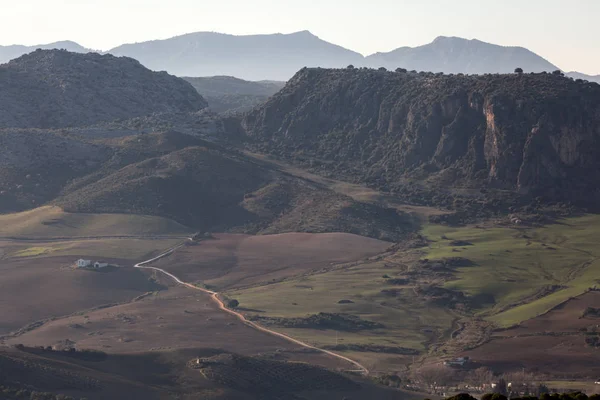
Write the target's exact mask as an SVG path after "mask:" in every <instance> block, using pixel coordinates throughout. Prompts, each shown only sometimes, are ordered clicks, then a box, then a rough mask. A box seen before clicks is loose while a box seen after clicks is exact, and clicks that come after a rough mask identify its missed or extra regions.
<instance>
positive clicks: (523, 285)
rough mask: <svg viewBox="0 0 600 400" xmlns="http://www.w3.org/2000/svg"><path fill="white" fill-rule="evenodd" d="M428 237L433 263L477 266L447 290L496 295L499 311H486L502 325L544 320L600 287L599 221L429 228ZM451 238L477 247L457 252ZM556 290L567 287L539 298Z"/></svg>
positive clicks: (597, 218) (462, 271)
mask: <svg viewBox="0 0 600 400" xmlns="http://www.w3.org/2000/svg"><path fill="white" fill-rule="evenodd" d="M424 234H425V235H426V236H427V237H428V238H429V239H430V240H432V241H433V243H432V244H431V246H430V250H429V252H428V255H427V257H428V258H431V259H438V258H443V257H456V256H460V257H465V258H468V259H470V260H472V261H474V262H476V263H477V264H478V265H477V266H476V267H465V268H460V269H459V275H458V279H457V280H455V281H452V282H449V283H448V284H447V287H448V288H449V289H454V290H460V291H464V292H466V293H468V294H470V295H482V294H484V295H491V296H493V297H494V299H495V306H494V307H492V308H490V309H484V310H481V311H482V314H483V315H486V316H487V317H488V319H489V320H491V321H493V322H496V323H497V324H499V325H501V326H510V325H513V324H516V323H519V322H521V321H524V320H527V319H530V318H533V317H535V316H537V315H540V314H542V313H544V312H546V311H548V310H549V309H551V308H552V307H554V306H556V305H557V304H560V303H561V302H562V301H564V300H567V299H568V298H570V297H572V296H576V295H578V294H581V293H582V292H584V291H585V290H587V289H588V288H589V287H592V286H594V285H596V284H597V281H596V280H597V279H598V278H600V274H599V273H597V272H596V271H597V265H598V263H597V262H596V261H595V260H596V258H597V257H600V251H598V250H597V249H596V248H595V247H596V244H595V239H594V238H597V237H598V234H600V216H596V215H586V216H584V217H578V218H569V219H566V220H563V221H560V223H558V224H555V225H550V226H545V227H541V228H534V229H525V228H519V229H513V228H490V229H482V228H474V227H460V228H452V227H446V226H439V225H430V226H427V227H426V228H425V229H424ZM442 236H445V237H446V238H447V239H442V238H441V237H442ZM448 239H449V240H466V241H469V242H471V243H473V246H465V247H452V246H449V240H448ZM453 249H454V250H455V251H453ZM554 285H557V286H564V287H565V288H564V289H562V290H558V291H555V292H554V293H552V294H549V295H546V296H537V295H536V294H538V293H540V291H541V290H542V289H543V288H544V287H549V286H554ZM538 297H539V298H538Z"/></svg>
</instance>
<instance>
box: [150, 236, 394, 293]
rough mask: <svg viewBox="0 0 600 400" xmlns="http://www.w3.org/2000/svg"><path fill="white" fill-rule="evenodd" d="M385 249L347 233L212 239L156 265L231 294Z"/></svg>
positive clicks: (381, 242)
mask: <svg viewBox="0 0 600 400" xmlns="http://www.w3.org/2000/svg"><path fill="white" fill-rule="evenodd" d="M389 246H390V244H389V243H387V242H383V241H380V240H376V239H370V238H365V237H362V236H357V235H351V234H346V233H324V234H311V233H286V234H279V235H265V236H248V235H230V234H220V235H216V239H215V240H206V241H202V242H200V243H199V244H196V245H192V246H186V247H184V248H182V249H180V250H178V251H177V252H176V253H175V254H174V255H172V256H171V257H167V258H165V259H164V260H161V261H159V262H158V263H156V265H155V266H157V267H160V268H163V269H165V270H168V271H169V272H171V273H173V274H175V275H177V276H178V277H179V278H180V279H183V280H184V281H186V282H202V283H205V284H208V285H210V286H213V287H217V288H219V289H222V288H228V289H229V288H239V287H245V286H251V285H254V284H257V283H261V282H269V281H273V280H279V279H283V278H286V277H291V276H297V275H300V274H303V273H306V272H309V271H312V270H314V269H317V268H318V269H320V268H326V267H329V266H330V265H331V264H336V263H344V262H350V261H355V260H360V259H363V258H365V257H369V256H373V255H376V254H379V253H381V252H383V251H385V250H386V249H387V248H388V247H389Z"/></svg>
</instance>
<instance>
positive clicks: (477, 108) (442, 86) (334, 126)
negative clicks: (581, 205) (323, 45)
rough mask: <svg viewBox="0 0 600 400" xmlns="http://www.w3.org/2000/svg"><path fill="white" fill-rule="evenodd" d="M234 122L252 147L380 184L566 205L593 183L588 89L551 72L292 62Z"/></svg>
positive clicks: (595, 165) (597, 88)
mask: <svg viewBox="0 0 600 400" xmlns="http://www.w3.org/2000/svg"><path fill="white" fill-rule="evenodd" d="M242 127H243V129H244V130H245V132H246V134H247V136H248V138H249V139H250V141H251V143H252V145H253V146H255V148H257V149H259V150H262V151H265V152H270V153H273V154H276V155H279V156H281V157H286V158H292V159H294V160H296V161H298V162H303V163H310V165H311V166H312V167H313V169H315V170H320V171H321V172H323V173H330V174H334V175H344V176H346V177H350V178H352V179H353V180H356V181H361V182H366V183H370V184H375V185H379V186H382V187H385V188H390V189H394V188H396V187H399V185H400V183H401V182H407V181H410V182H428V183H431V184H439V185H443V186H449V187H456V186H462V187H477V188H479V187H481V186H482V185H485V186H490V187H497V188H502V189H508V190H514V191H519V192H521V193H529V194H532V195H539V194H543V195H548V196H551V197H553V198H559V197H560V198H563V199H567V200H575V198H576V197H580V196H582V195H583V193H586V196H593V195H595V194H596V193H597V189H596V186H597V183H600V157H599V156H600V85H597V84H593V83H582V82H579V83H577V82H574V81H572V80H570V79H568V78H564V77H561V76H555V75H548V74H535V75H486V76H448V75H444V76H442V75H433V74H416V73H402V72H387V71H376V70H364V69H363V70H353V69H347V70H325V69H303V70H302V71H300V72H299V73H298V74H297V75H296V76H295V77H294V78H293V79H292V80H291V81H290V82H289V83H288V84H287V86H286V87H285V88H284V89H283V90H282V91H280V92H279V93H278V94H276V95H275V96H274V97H272V98H271V99H270V100H269V101H268V102H267V103H266V104H265V105H263V106H261V107H259V108H257V109H255V110H253V111H252V112H250V113H249V114H248V115H247V116H246V117H245V118H244V120H243V121H242Z"/></svg>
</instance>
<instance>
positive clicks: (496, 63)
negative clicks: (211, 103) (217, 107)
mask: <svg viewBox="0 0 600 400" xmlns="http://www.w3.org/2000/svg"><path fill="white" fill-rule="evenodd" d="M36 48H46V49H48V48H64V49H66V50H69V51H73V52H87V51H89V49H86V48H84V47H83V46H81V45H79V44H77V43H74V42H69V41H66V42H56V43H51V44H47V45H39V46H4V47H3V46H0V63H2V62H6V61H8V60H10V59H12V58H16V57H19V56H20V55H22V54H25V53H28V52H30V51H32V50H34V49H36ZM107 53H110V54H113V55H116V56H128V57H132V58H135V59H137V60H138V61H140V62H141V63H142V64H143V65H144V66H146V67H148V68H150V69H152V70H155V71H167V72H169V73H171V74H174V75H178V76H215V75H230V76H235V77H238V78H241V79H246V80H252V81H255V80H265V79H270V80H278V81H286V80H288V79H289V78H290V77H292V76H293V75H294V74H295V73H296V72H297V71H298V70H300V69H301V68H303V67H323V68H342V67H346V66H348V65H354V66H356V67H371V68H379V67H385V68H387V69H396V68H399V67H401V68H406V69H408V70H417V71H432V72H445V73H467V74H482V73H508V72H512V71H514V69H515V68H516V67H521V68H523V70H524V71H525V72H542V71H548V72H551V71H554V70H557V69H559V67H558V66H556V65H554V64H552V63H551V62H549V61H548V60H546V59H544V58H543V57H541V56H539V55H537V54H535V53H533V52H531V51H530V50H527V49H525V48H523V47H505V46H498V45H494V44H490V43H486V42H482V41H480V40H475V39H474V40H467V39H462V38H457V37H443V36H441V37H438V38H437V39H435V40H434V41H433V42H432V43H429V44H426V45H423V46H418V47H400V48H398V49H396V50H392V51H390V52H386V53H376V54H373V55H370V56H367V57H365V56H363V55H361V54H359V53H357V52H354V51H352V50H348V49H346V48H343V47H341V46H338V45H335V44H332V43H329V42H326V41H324V40H321V39H320V38H318V37H317V36H315V35H313V34H312V33H310V32H308V31H302V32H296V33H291V34H272V35H247V36H234V35H228V34H222V33H214V32H197V33H190V34H187V35H182V36H177V37H173V38H170V39H165V40H153V41H148V42H142V43H132V44H124V45H121V46H118V47H116V48H114V49H112V50H109V51H108V52H107ZM567 75H569V76H572V77H573V78H576V79H586V80H590V81H595V82H600V75H597V76H590V75H585V74H581V73H578V72H569V73H567Z"/></svg>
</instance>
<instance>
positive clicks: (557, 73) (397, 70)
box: [347, 65, 565, 76]
mask: <svg viewBox="0 0 600 400" xmlns="http://www.w3.org/2000/svg"><path fill="white" fill-rule="evenodd" d="M347 68H348V69H356V67H354V65H348V67H347ZM378 70H379V71H382V72H386V71H387V68H385V67H380V68H378ZM396 72H398V73H407V72H409V71H408V70H407V69H406V68H396ZM410 72H411V73H417V71H416V70H412V71H410ZM523 73H524V71H523V68H521V67H517V68H515V74H519V75H521V74H523ZM545 73H546V72H542V74H545ZM437 74H440V75H443V74H444V73H443V72H438V73H437ZM451 75H453V74H451ZM458 75H462V74H458ZM552 75H556V76H565V74H564V73H563V72H562V71H561V70H559V69H557V70H556V71H554V72H552Z"/></svg>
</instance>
